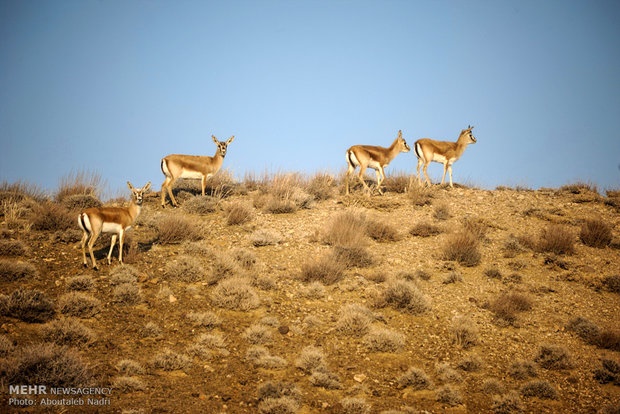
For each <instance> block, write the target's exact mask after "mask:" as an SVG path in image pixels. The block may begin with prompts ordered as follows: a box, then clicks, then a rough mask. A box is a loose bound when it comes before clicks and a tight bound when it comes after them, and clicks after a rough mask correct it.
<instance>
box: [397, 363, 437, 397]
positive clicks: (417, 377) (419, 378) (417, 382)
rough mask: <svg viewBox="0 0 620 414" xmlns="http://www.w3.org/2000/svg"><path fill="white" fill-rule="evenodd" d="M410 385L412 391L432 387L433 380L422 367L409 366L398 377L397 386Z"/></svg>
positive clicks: (404, 386) (405, 386) (406, 386)
mask: <svg viewBox="0 0 620 414" xmlns="http://www.w3.org/2000/svg"><path fill="white" fill-rule="evenodd" d="M408 387H411V388H412V389H413V390H414V391H419V390H428V389H432V388H433V382H432V381H431V379H430V377H429V376H428V375H427V374H426V372H424V370H423V369H420V368H415V367H411V368H409V369H408V370H407V372H405V373H404V374H403V375H401V376H400V377H399V378H398V388H408Z"/></svg>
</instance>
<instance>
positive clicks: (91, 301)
mask: <svg viewBox="0 0 620 414" xmlns="http://www.w3.org/2000/svg"><path fill="white" fill-rule="evenodd" d="M58 309H59V311H60V313H62V314H63V315H67V316H75V317H78V318H92V317H93V316H95V315H96V314H98V313H99V312H101V301H99V299H97V298H94V297H93V296H91V295H88V294H86V293H81V292H69V293H65V294H64V295H62V296H61V297H60V299H59V300H58Z"/></svg>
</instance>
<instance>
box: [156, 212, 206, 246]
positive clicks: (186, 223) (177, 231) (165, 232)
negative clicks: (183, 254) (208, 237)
mask: <svg viewBox="0 0 620 414" xmlns="http://www.w3.org/2000/svg"><path fill="white" fill-rule="evenodd" d="M202 237H203V236H202V233H201V231H200V230H199V229H198V228H197V227H196V223H195V222H193V221H192V220H189V219H187V218H185V217H183V216H180V215H167V216H164V217H163V218H161V219H160V220H159V221H158V223H157V243H159V244H179V243H182V242H185V241H196V240H200V239H202Z"/></svg>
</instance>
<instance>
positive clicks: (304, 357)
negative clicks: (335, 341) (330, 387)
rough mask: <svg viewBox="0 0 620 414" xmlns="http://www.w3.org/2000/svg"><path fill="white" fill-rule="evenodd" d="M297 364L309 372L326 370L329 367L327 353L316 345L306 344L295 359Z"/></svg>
mask: <svg viewBox="0 0 620 414" xmlns="http://www.w3.org/2000/svg"><path fill="white" fill-rule="evenodd" d="M295 366H296V367H297V368H299V369H301V370H302V371H304V372H305V373H307V374H310V373H312V372H314V371H317V370H318V371H325V370H326V369H327V363H326V361H325V353H323V351H322V350H321V349H320V348H317V347H315V346H312V345H309V346H306V347H305V348H304V349H302V350H301V354H300V355H299V357H298V358H297V359H296V360H295Z"/></svg>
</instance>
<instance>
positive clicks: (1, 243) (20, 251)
mask: <svg viewBox="0 0 620 414" xmlns="http://www.w3.org/2000/svg"><path fill="white" fill-rule="evenodd" d="M27 252H28V248H27V247H26V245H25V244H24V242H22V241H21V240H4V239H2V240H0V256H25V255H26V253H27Z"/></svg>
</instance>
